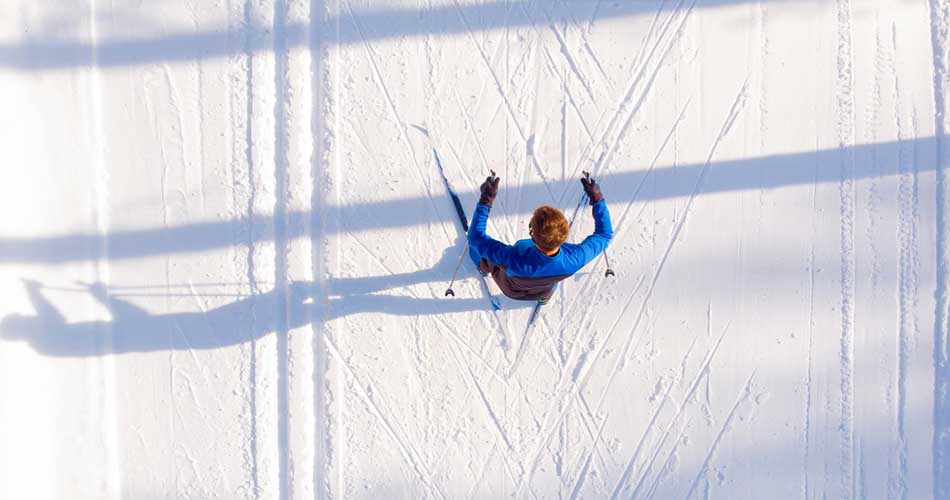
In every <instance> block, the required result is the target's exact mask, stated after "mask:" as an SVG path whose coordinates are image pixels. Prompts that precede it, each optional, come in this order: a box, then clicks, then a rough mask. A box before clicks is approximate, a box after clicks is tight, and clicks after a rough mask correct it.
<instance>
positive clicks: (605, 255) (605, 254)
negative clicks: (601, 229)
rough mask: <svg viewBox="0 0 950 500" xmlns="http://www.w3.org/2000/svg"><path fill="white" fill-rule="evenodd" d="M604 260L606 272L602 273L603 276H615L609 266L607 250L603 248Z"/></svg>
mask: <svg viewBox="0 0 950 500" xmlns="http://www.w3.org/2000/svg"><path fill="white" fill-rule="evenodd" d="M604 262H606V263H607V272H605V273H604V277H605V278H609V277H611V276H616V273H614V270H613V269H611V268H610V258H609V257H607V250H604Z"/></svg>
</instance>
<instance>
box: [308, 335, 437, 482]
mask: <svg viewBox="0 0 950 500" xmlns="http://www.w3.org/2000/svg"><path fill="white" fill-rule="evenodd" d="M324 340H325V341H326V346H327V348H328V349H329V350H330V353H331V354H333V356H334V357H335V358H336V359H337V361H338V362H339V363H340V366H342V367H343V370H344V371H345V372H346V374H347V375H349V377H350V378H351V379H352V380H353V382H354V384H353V385H355V386H356V387H358V388H359V394H360V395H361V396H362V397H363V401H364V402H365V403H366V404H367V406H368V407H369V409H370V413H372V414H373V416H375V417H376V418H377V419H378V420H379V421H380V423H381V424H383V428H384V429H385V430H386V432H387V433H389V436H390V437H391V438H392V439H393V441H395V442H396V446H397V447H398V448H399V452H400V454H401V455H402V456H403V459H405V460H406V462H408V464H409V466H410V467H412V469H413V471H415V472H416V474H418V475H419V479H421V480H422V483H423V484H424V485H425V486H426V487H427V488H428V489H429V490H430V491H432V492H433V493H434V494H435V495H436V496H438V497H439V498H442V499H444V498H446V497H445V495H444V494H443V493H442V490H440V489H439V487H438V486H436V485H435V484H433V482H432V479H431V477H430V476H431V474H430V473H429V470H428V468H426V467H425V464H423V463H421V459H417V457H419V454H418V452H416V451H415V449H414V448H413V447H412V445H411V444H409V443H408V442H406V440H405V439H403V438H402V437H401V436H400V433H399V431H400V430H401V429H397V427H398V424H396V425H394V424H393V422H390V421H389V419H387V418H386V417H385V416H384V415H383V414H382V411H381V410H380V409H379V407H378V406H377V405H376V402H375V401H374V400H373V398H372V397H370V395H369V394H368V393H367V392H366V388H365V387H364V386H363V384H362V383H361V382H360V379H359V378H358V377H357V376H356V374H355V373H354V372H353V369H352V367H351V366H350V364H349V363H348V362H347V361H346V360H345V359H344V358H343V355H342V354H340V351H339V350H338V349H337V347H336V343H335V342H334V341H333V339H332V338H331V337H330V336H329V335H325V336H324ZM379 397H380V398H382V396H379ZM381 400H382V399H381Z"/></svg>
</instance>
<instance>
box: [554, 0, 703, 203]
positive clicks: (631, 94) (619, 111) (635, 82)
mask: <svg viewBox="0 0 950 500" xmlns="http://www.w3.org/2000/svg"><path fill="white" fill-rule="evenodd" d="M684 3H685V0H680V2H679V4H678V5H677V7H676V8H675V9H674V10H673V12H672V13H671V14H670V15H669V17H668V18H667V19H666V22H665V23H664V25H663V28H662V29H661V33H660V35H659V36H658V38H657V40H656V42H655V43H654V44H653V45H652V47H651V49H650V52H649V54H648V55H647V57H646V59H645V60H644V63H643V64H642V65H641V66H640V68H639V69H638V70H637V72H636V73H635V74H634V76H633V78H632V79H631V82H630V84H629V85H628V86H627V91H626V93H625V94H624V96H623V98H622V99H621V101H620V103H618V104H617V105H616V106H615V107H614V109H613V114H612V116H611V118H610V121H609V122H608V123H607V126H606V127H605V128H604V131H603V133H602V134H601V136H600V138H599V139H598V140H597V141H596V142H594V143H589V144H588V145H587V146H586V147H585V148H584V150H583V152H582V153H581V154H580V156H578V162H577V164H576V165H575V166H574V170H573V171H572V173H571V175H576V174H577V172H578V170H579V169H580V167H581V164H582V163H584V162H585V161H593V163H594V167H593V168H592V169H591V173H592V174H594V175H595V176H596V175H599V174H600V167H601V165H603V164H604V161H603V160H604V157H605V156H606V155H607V153H608V151H609V150H611V149H612V148H613V147H614V146H615V145H616V144H617V142H618V141H619V139H620V137H621V136H622V135H623V133H622V132H621V133H620V134H618V136H617V138H615V139H613V140H612V141H611V142H610V145H608V142H607V138H608V136H609V135H610V134H611V133H612V132H613V131H614V129H615V127H616V126H617V124H618V120H620V118H621V117H622V116H623V113H624V109H625V108H626V107H627V105H628V104H630V102H632V101H633V100H634V98H635V94H636V90H637V88H638V87H639V86H640V83H641V81H643V78H644V77H645V76H646V72H647V68H648V67H649V62H650V61H651V60H652V59H653V56H654V54H655V53H656V52H657V49H660V47H661V45H662V42H663V39H664V38H665V37H666V35H667V34H669V30H670V26H671V25H672V24H673V20H674V19H675V18H676V17H677V15H678V13H679V12H680V10H681V7H682V6H683V4H684ZM695 3H696V2H695V0H693V2H692V3H691V4H690V6H689V8H688V9H687V11H686V13H685V14H684V15H683V18H682V20H681V22H680V23H679V24H678V25H677V28H676V30H675V31H674V32H673V34H672V35H671V36H670V37H669V41H668V43H667V44H666V46H665V48H663V49H662V50H660V56H659V57H658V58H657V60H656V62H655V64H654V68H653V71H652V72H651V73H650V76H649V77H647V81H648V83H647V84H646V85H645V86H644V88H643V90H642V91H641V92H640V96H639V97H636V103H637V104H636V105H635V106H634V109H633V110H632V111H631V113H630V117H629V118H628V119H627V120H625V126H629V123H630V122H631V120H632V117H633V116H634V115H636V113H637V111H638V110H639V108H640V106H641V105H642V104H643V102H644V101H645V99H646V96H647V95H648V94H649V93H650V91H651V90H652V82H653V81H654V80H655V79H656V76H657V75H658V74H659V71H660V70H661V69H662V68H663V61H665V60H666V56H667V55H669V53H670V51H671V49H672V47H673V45H675V43H676V41H677V40H678V39H679V37H680V35H681V34H682V31H683V27H684V26H685V24H686V21H687V20H688V19H689V15H690V13H691V12H692V10H693V7H694V5H695ZM598 144H600V145H602V146H604V147H606V148H607V150H603V149H601V152H600V154H599V155H598V156H597V158H596V159H595V158H593V156H592V151H593V150H594V148H596V147H597V145H598ZM566 194H567V189H566V188H565V189H564V190H563V191H562V192H561V196H560V197H558V198H557V200H558V204H559V205H560V204H561V201H562V200H563V199H564V196H565V195H566Z"/></svg>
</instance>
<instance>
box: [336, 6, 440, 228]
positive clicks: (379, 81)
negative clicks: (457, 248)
mask: <svg viewBox="0 0 950 500" xmlns="http://www.w3.org/2000/svg"><path fill="white" fill-rule="evenodd" d="M343 4H344V5H345V6H346V11H347V12H348V13H349V15H350V19H351V20H352V21H353V25H354V26H355V27H356V31H357V33H359V35H360V40H361V41H362V42H363V48H364V50H365V51H366V57H367V59H368V60H369V63H370V67H372V68H373V75H374V76H375V77H376V80H375V82H376V85H377V86H378V87H379V89H380V91H381V93H382V95H383V98H384V99H385V101H386V104H387V107H388V108H389V112H390V113H392V117H393V121H395V122H396V128H397V129H398V130H399V137H400V138H401V139H402V142H403V144H404V145H405V147H406V151H407V152H408V153H409V158H410V159H411V160H412V164H413V166H414V167H415V168H416V172H417V173H418V174H419V179H420V181H422V185H423V187H424V188H425V191H426V196H427V197H428V199H429V204H430V205H432V209H433V210H434V211H435V210H436V202H435V196H434V195H433V194H432V190H431V189H430V188H429V184H428V183H426V182H425V181H426V175H425V172H424V171H423V170H422V166H421V165H420V163H419V160H418V158H416V152H415V150H414V149H413V147H412V143H411V142H410V141H409V135H408V134H407V133H406V124H405V122H403V121H402V119H400V117H399V112H398V111H396V104H395V102H394V101H393V98H392V96H391V95H390V94H389V89H388V88H387V87H386V83H385V82H386V80H385V79H384V78H383V75H382V72H381V71H380V70H379V65H378V64H377V63H376V56H375V55H373V50H372V45H371V44H370V43H369V41H368V40H367V38H366V36H365V34H364V32H363V27H362V25H361V24H360V22H359V18H358V17H357V16H356V15H355V14H354V13H353V8H352V7H351V6H350V0H343ZM441 226H442V230H443V231H444V232H445V235H446V237H447V238H448V239H449V240H451V239H452V238H451V237H449V233H448V230H446V228H445V224H442V225H441Z"/></svg>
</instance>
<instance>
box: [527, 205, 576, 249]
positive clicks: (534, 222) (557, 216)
mask: <svg viewBox="0 0 950 500" xmlns="http://www.w3.org/2000/svg"><path fill="white" fill-rule="evenodd" d="M570 229H571V227H570V225H569V224H568V223H567V218H565V217H564V214H562V213H561V211H560V210H558V209H556V208H554V207H552V206H550V205H543V206H540V207H538V208H537V209H536V210H535V211H534V215H532V216H531V222H530V223H529V224H528V230H529V231H530V233H531V240H532V241H534V245H535V246H536V247H538V250H541V251H542V252H544V253H553V252H554V251H556V250H557V249H558V248H560V247H561V245H562V244H564V242H565V241H567V233H568V232H569V231H570Z"/></svg>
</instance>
